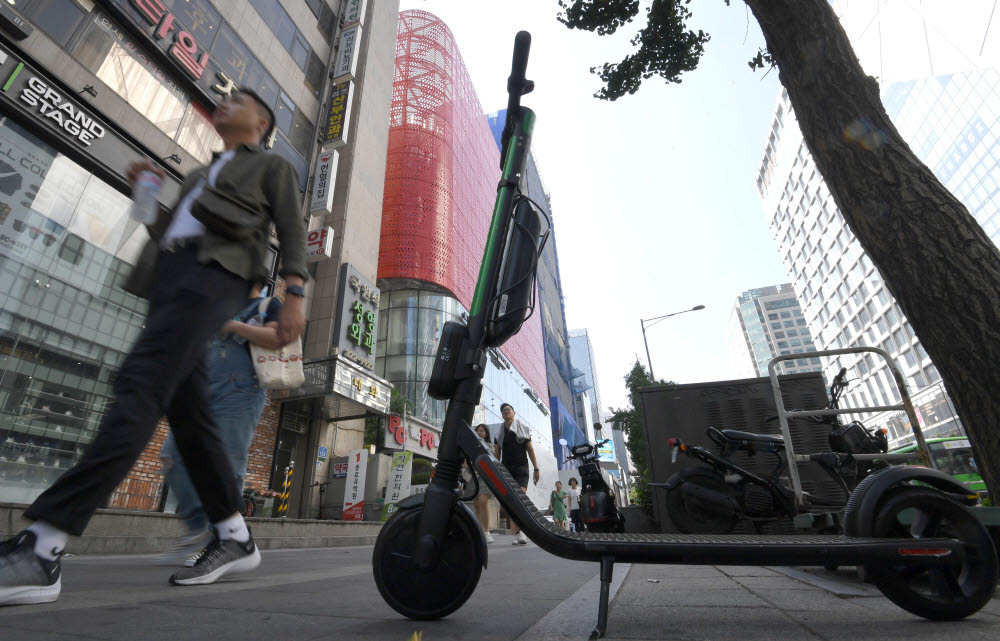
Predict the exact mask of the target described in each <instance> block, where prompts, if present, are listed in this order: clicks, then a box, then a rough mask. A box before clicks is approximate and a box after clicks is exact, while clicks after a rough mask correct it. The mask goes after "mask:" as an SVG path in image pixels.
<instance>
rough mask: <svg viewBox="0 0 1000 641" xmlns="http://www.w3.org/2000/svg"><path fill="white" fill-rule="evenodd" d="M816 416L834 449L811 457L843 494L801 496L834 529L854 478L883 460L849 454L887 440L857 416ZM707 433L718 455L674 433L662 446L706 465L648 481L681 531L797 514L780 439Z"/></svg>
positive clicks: (837, 387) (720, 530)
mask: <svg viewBox="0 0 1000 641" xmlns="http://www.w3.org/2000/svg"><path fill="white" fill-rule="evenodd" d="M846 373H847V370H846V369H841V370H840V373H838V374H837V376H836V377H834V380H833V383H832V384H831V386H830V396H831V400H830V403H829V404H828V405H827V409H832V410H837V409H839V401H840V396H841V395H842V394H843V392H844V390H845V389H846V388H847V382H846V381H845V379H844V376H845V375H846ZM816 421H817V422H818V423H825V424H828V425H830V426H831V428H832V429H831V431H830V433H829V443H830V447H831V450H832V451H830V452H819V453H816V454H810V455H808V459H809V461H811V462H813V463H816V464H818V465H819V466H820V468H821V469H823V471H825V472H826V473H827V474H828V475H829V476H830V477H831V478H832V479H833V480H834V482H835V483H836V484H837V485H838V486H839V487H840V488H841V490H843V496H841V497H819V496H811V495H810V494H809V493H808V492H803V495H804V501H805V503H806V505H807V506H808V507H809V509H810V511H813V512H816V513H821V514H825V515H827V518H825V519H821V520H819V521H817V522H816V523H817V526H818V527H819V528H820V529H826V530H831V529H834V530H835V529H838V528H839V526H838V525H837V524H836V519H835V516H834V514H835V513H836V512H839V511H840V510H841V509H842V508H843V507H844V506H845V505H846V503H847V499H848V498H849V497H850V495H851V492H852V491H853V490H854V488H855V487H857V484H858V483H859V482H860V481H861V480H862V479H863V478H864V477H865V476H867V475H868V474H870V473H871V472H872V471H874V470H876V469H881V468H882V467H885V462H884V461H865V462H860V461H857V460H856V459H855V458H854V455H858V454H878V453H885V451H886V450H887V449H888V443H887V440H886V436H885V434H884V433H883V432H882V431H879V430H870V429H868V428H866V427H865V426H864V425H862V424H861V423H859V422H857V421H853V422H851V423H848V424H842V423H840V421H838V420H837V419H836V416H825V417H816ZM706 434H707V435H708V437H709V439H710V440H711V441H712V442H713V443H715V444H716V445H717V446H718V453H717V454H716V453H713V452H710V451H709V450H708V449H706V448H704V447H701V446H699V445H687V444H684V443H682V442H681V440H680V439H676V438H672V439H670V440H669V441H668V442H667V444H668V446H669V447H670V448H671V451H672V455H671V458H672V460H673V461H676V460H677V455H678V452H683V453H684V454H685V455H687V456H690V457H691V458H694V459H696V460H699V461H701V462H702V463H706V464H707V465H708V467H703V466H695V467H688V468H685V469H683V470H681V471H680V472H678V473H677V474H674V475H673V476H672V477H670V479H668V480H667V482H666V483H663V484H659V483H654V484H651V485H654V486H659V487H665V488H666V490H667V512H668V513H669V514H670V520H671V521H673V524H674V525H675V526H676V527H677V529H678V530H680V531H681V532H683V533H685V534H727V533H729V532H732V531H733V530H734V529H735V528H736V525H737V524H738V523H739V522H740V521H741V520H743V519H749V520H750V522H751V523H752V525H753V526H754V527H755V528H756V529H757V530H758V531H759V529H760V526H761V525H762V524H763V523H765V522H769V521H776V520H778V519H783V518H794V517H795V516H797V515H798V514H799V513H800V509H799V506H798V505H797V504H796V501H795V493H794V491H793V489H792V487H791V484H790V482H789V480H788V477H787V476H786V473H787V471H788V455H787V451H786V450H787V449H789V448H788V447H787V444H786V443H785V440H784V437H782V436H781V435H780V434H755V433H752V432H742V431H738V430H729V429H722V430H720V429H716V428H714V427H709V428H708V429H707V430H706ZM737 451H739V452H746V453H748V454H750V455H757V454H764V455H771V456H773V457H774V466H773V467H772V469H771V471H770V473H769V474H768V475H767V476H766V477H765V476H761V475H759V474H756V473H754V472H752V471H751V470H748V469H747V468H745V467H743V466H741V465H738V464H736V463H734V462H733V461H732V460H731V459H730V457H731V455H732V454H733V453H734V452H737ZM761 490H763V491H761Z"/></svg>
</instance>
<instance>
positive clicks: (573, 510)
mask: <svg viewBox="0 0 1000 641" xmlns="http://www.w3.org/2000/svg"><path fill="white" fill-rule="evenodd" d="M579 486H580V482H579V481H577V480H576V477H573V478H571V479H570V480H569V489H568V490H566V493H567V494H568V495H569V522H570V523H571V524H572V525H573V531H574V532H582V531H583V528H582V527H581V526H580V490H579V489H578V488H579Z"/></svg>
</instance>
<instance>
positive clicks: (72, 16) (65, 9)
mask: <svg viewBox="0 0 1000 641" xmlns="http://www.w3.org/2000/svg"><path fill="white" fill-rule="evenodd" d="M24 9H25V8H23V7H22V10H24ZM86 15H87V14H86V11H84V8H83V7H82V6H80V3H79V2H77V1H76V0H41V2H38V3H36V4H35V5H34V6H33V13H32V14H31V16H30V18H31V22H32V23H33V24H34V25H35V26H36V27H38V28H39V29H41V30H42V31H44V32H45V33H46V34H47V35H48V36H49V37H50V38H52V39H53V40H55V41H56V42H57V43H59V44H60V45H61V46H63V47H65V46H66V45H67V44H68V43H69V39H70V36H72V35H73V32H74V31H76V28H77V27H79V26H80V23H81V22H83V19H84V17H85V16H86Z"/></svg>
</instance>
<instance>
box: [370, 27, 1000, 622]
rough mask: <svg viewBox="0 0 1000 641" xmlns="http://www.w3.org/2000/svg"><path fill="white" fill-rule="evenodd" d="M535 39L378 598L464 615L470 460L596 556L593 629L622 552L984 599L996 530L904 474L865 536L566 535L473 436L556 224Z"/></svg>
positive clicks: (553, 544)
mask: <svg viewBox="0 0 1000 641" xmlns="http://www.w3.org/2000/svg"><path fill="white" fill-rule="evenodd" d="M530 43H531V36H530V34H528V33H527V32H523V31H522V32H520V33H518V34H517V37H516V38H515V40H514V56H513V65H512V69H511V75H510V77H509V78H508V80H507V92H508V95H509V99H508V106H507V121H506V123H505V126H504V130H503V134H502V137H501V143H502V144H501V147H502V150H501V169H502V173H501V178H500V183H499V185H498V188H497V198H496V205H495V207H494V210H493V218H492V223H491V226H490V231H489V236H488V237H487V240H486V246H485V251H484V255H483V263H482V266H481V268H480V272H479V280H478V282H477V284H476V290H475V294H474V296H473V301H472V305H471V307H470V310H469V320H468V324H467V325H463V324H462V323H460V322H455V321H451V322H448V323H446V324H445V327H444V329H443V332H442V337H441V341H440V344H439V346H438V352H437V356H436V357H435V363H434V370H433V373H432V376H431V381H430V384H429V392H430V394H431V395H432V396H433V397H435V398H439V399H447V400H448V401H449V403H448V410H447V413H446V415H445V422H444V427H443V430H442V434H441V440H440V445H439V451H438V463H437V467H436V468H435V472H434V475H433V478H432V479H431V482H430V484H429V485H428V487H427V491H426V492H425V493H423V494H419V495H415V496H410V497H408V498H406V499H404V500H403V501H401V502H400V503H399V504H398V510H397V512H396V513H395V514H394V515H393V516H392V517H391V518H390V519H389V520H388V521H387V522H386V524H385V525H384V526H383V528H382V530H381V532H380V534H379V537H378V540H377V542H376V544H375V550H374V554H373V559H372V561H373V570H374V575H375V582H376V584H377V586H378V589H379V592H380V593H381V594H382V597H383V598H384V599H385V600H386V602H387V603H388V604H389V605H390V606H391V607H392V608H393V609H395V610H396V611H397V612H399V613H401V614H403V615H405V616H407V617H410V618H413V619H423V620H427V619H439V618H441V617H444V616H446V615H448V614H450V613H452V612H454V611H455V610H457V609H458V608H459V607H461V606H462V604H463V603H465V601H466V600H467V599H468V598H469V596H470V595H471V594H472V592H473V591H474V590H475V588H476V584H477V583H478V581H479V577H480V575H481V573H482V571H483V568H485V567H486V564H487V548H486V539H485V536H484V535H483V533H482V529H481V528H480V527H479V523H478V522H477V521H476V517H475V516H474V515H473V513H472V510H470V509H469V508H468V507H467V506H466V505H464V504H463V503H461V502H460V501H459V495H458V486H459V471H460V467H461V463H462V461H463V460H468V461H470V462H471V466H470V467H472V468H474V469H475V470H476V472H477V473H478V475H479V476H480V477H481V478H482V479H483V481H484V482H485V483H486V485H487V487H488V488H489V489H490V491H491V492H492V493H493V495H494V496H496V498H497V500H498V501H499V502H500V504H501V505H502V506H503V508H504V509H505V510H506V512H507V514H509V515H510V517H511V518H512V519H513V520H514V522H515V523H517V524H518V526H520V528H521V531H523V532H524V533H525V534H526V535H527V536H528V537H529V538H530V539H531V540H532V541H533V542H534V543H535V544H536V545H538V546H539V547H541V548H542V549H544V550H546V551H548V552H550V553H552V554H555V555H557V556H560V557H563V558H567V559H573V560H579V561H594V562H595V563H599V564H600V580H601V592H600V601H599V608H598V614H597V625H596V627H595V629H594V632H593V635H592V637H593V638H596V637H601V636H603V635H604V632H605V630H606V628H607V618H608V596H609V591H610V585H611V578H612V570H613V568H614V564H615V563H616V562H619V561H620V562H625V563H661V564H718V565H816V566H821V565H833V564H837V565H856V566H864V567H865V568H866V570H867V571H868V573H869V575H870V576H871V577H872V578H873V580H874V582H875V584H876V585H877V586H878V588H879V589H880V590H881V591H882V592H883V593H884V594H885V595H886V596H887V597H889V598H890V599H891V600H892V601H894V602H895V603H896V604H897V605H899V606H901V607H902V608H904V609H906V610H909V611H910V612H913V613H914V614H917V615H919V616H922V617H926V618H929V619H960V618H963V617H966V616H968V615H970V614H972V613H974V612H976V611H977V610H979V609H980V608H981V607H982V606H983V605H984V604H986V603H987V602H988V601H989V600H990V598H991V597H992V595H993V588H994V585H995V584H996V580H997V557H996V553H995V552H994V549H993V544H992V541H991V540H990V536H989V534H988V532H987V531H986V529H985V528H984V527H983V526H982V524H980V523H979V521H977V520H976V519H975V518H973V517H971V516H970V515H969V513H968V511H967V510H966V508H965V507H964V506H963V505H961V504H960V503H959V502H957V501H955V500H954V498H953V497H952V495H951V494H948V493H946V492H943V491H941V490H938V489H936V488H934V487H932V486H928V485H921V486H911V485H907V484H906V482H905V481H906V479H905V478H903V479H897V480H898V481H899V482H898V483H896V484H892V485H891V486H890V487H884V485H883V484H881V483H878V484H871V485H868V486H867V488H868V489H869V490H870V491H876V490H877V492H878V493H877V494H872V495H871V496H867V495H862V496H858V495H857V492H858V491H860V488H859V490H856V491H855V495H854V496H852V497H851V501H853V502H854V503H855V504H856V505H857V509H856V511H855V515H854V517H855V519H856V522H857V523H859V524H860V527H859V529H860V530H867V534H866V535H865V536H850V537H848V536H823V535H812V536H806V535H769V536H757V535H692V534H688V535H685V534H629V533H627V532H626V533H596V532H585V533H577V532H567V531H565V530H561V529H556V528H555V526H554V525H552V524H551V523H549V522H548V520H547V519H546V518H545V517H544V516H543V515H542V513H541V512H539V510H538V509H537V508H536V507H535V506H534V505H533V504H532V502H531V501H530V500H529V499H528V497H527V496H526V495H525V493H524V492H523V491H522V490H521V489H520V487H518V485H517V483H516V481H515V480H514V479H513V477H512V476H511V475H510V474H509V473H508V472H507V471H506V469H505V468H504V467H503V466H502V465H501V464H500V462H499V461H498V460H497V459H496V458H495V457H494V456H493V455H492V453H491V452H489V451H488V449H487V448H486V447H485V446H484V444H483V442H482V440H481V439H479V437H478V436H476V434H475V432H474V431H473V430H472V427H471V422H472V419H473V412H474V411H475V409H476V406H477V404H478V403H479V400H480V396H481V394H482V389H483V385H482V380H483V373H484V370H485V368H486V362H487V355H488V350H489V349H491V348H495V347H498V346H500V345H501V344H503V342H504V341H506V340H507V339H508V338H510V337H511V336H513V335H514V334H515V333H517V331H518V329H519V328H520V325H521V323H522V322H523V321H524V320H525V318H526V316H527V314H528V313H529V312H530V311H531V307H532V306H533V304H534V300H533V292H534V289H535V287H534V278H535V268H536V266H537V260H538V255H539V252H540V251H541V245H542V244H543V243H544V241H545V238H546V236H547V233H548V231H547V229H546V230H545V231H544V232H543V231H542V223H543V220H542V217H543V215H542V214H541V213H539V211H538V210H536V208H535V207H534V206H533V205H532V203H531V202H530V201H529V200H527V199H525V198H524V197H522V196H521V195H520V193H519V192H520V190H519V187H520V183H521V180H522V177H523V176H524V169H525V163H526V158H527V155H528V148H529V145H530V142H531V135H532V130H533V128H534V125H535V114H534V113H533V112H532V111H531V110H530V109H528V108H525V107H521V105H520V102H521V96H523V95H524V94H527V93H528V92H530V91H531V90H532V89H533V88H534V83H532V82H531V81H530V80H527V79H525V75H524V74H525V69H526V67H527V61H528V49H529V46H530ZM545 218H546V219H547V216H545ZM890 469H901V468H890ZM916 469H922V468H916ZM477 482H478V481H477ZM872 524H874V525H875V526H876V527H877V529H875V530H873V529H872Z"/></svg>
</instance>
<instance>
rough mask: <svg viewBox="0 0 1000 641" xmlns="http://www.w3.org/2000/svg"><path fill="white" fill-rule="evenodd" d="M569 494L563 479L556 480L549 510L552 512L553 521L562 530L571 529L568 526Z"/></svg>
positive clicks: (550, 497)
mask: <svg viewBox="0 0 1000 641" xmlns="http://www.w3.org/2000/svg"><path fill="white" fill-rule="evenodd" d="M568 500H569V494H567V493H566V492H564V491H563V489H562V481H556V489H555V490H553V491H552V493H551V494H549V512H551V513H552V522H553V523H555V525H556V527H557V528H559V529H560V530H566V529H569V528H567V527H566V503H567V501H568Z"/></svg>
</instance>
